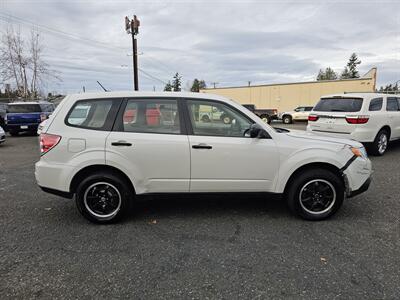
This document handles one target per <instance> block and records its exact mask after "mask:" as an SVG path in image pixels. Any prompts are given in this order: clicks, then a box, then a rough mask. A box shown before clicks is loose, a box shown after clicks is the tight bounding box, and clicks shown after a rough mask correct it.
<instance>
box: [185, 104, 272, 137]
mask: <svg viewBox="0 0 400 300" xmlns="http://www.w3.org/2000/svg"><path fill="white" fill-rule="evenodd" d="M188 101H201V102H210V103H218V104H221V105H226V106H228V107H229V108H230V109H232V110H233V111H235V112H237V113H239V114H240V115H242V116H243V117H244V118H246V119H247V120H248V121H249V122H250V123H251V124H255V123H256V122H255V121H254V120H253V119H252V118H250V117H249V116H247V115H246V114H245V113H243V112H241V111H240V110H239V109H237V108H236V107H233V106H232V105H230V104H229V103H226V102H224V101H220V100H214V99H206V98H184V99H182V102H183V103H182V104H183V105H184V114H185V123H186V124H187V128H188V135H191V136H205V137H209V136H214V137H220V138H240V139H242V138H245V139H248V138H250V137H246V136H224V135H213V134H207V135H205V134H201V135H200V134H195V133H194V131H193V126H192V120H191V118H190V111H189V106H188ZM268 136H269V137H268V139H272V137H271V135H270V134H269V133H268Z"/></svg>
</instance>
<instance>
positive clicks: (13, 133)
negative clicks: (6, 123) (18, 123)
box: [9, 130, 19, 136]
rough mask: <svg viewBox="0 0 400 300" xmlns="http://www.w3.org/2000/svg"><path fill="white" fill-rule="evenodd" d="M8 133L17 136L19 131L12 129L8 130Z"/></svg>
mask: <svg viewBox="0 0 400 300" xmlns="http://www.w3.org/2000/svg"><path fill="white" fill-rule="evenodd" d="M9 133H10V135H11V136H18V135H19V132H18V131H14V130H10V132H9Z"/></svg>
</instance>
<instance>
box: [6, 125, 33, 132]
mask: <svg viewBox="0 0 400 300" xmlns="http://www.w3.org/2000/svg"><path fill="white" fill-rule="evenodd" d="M24 126H26V128H21V127H24ZM38 126H39V124H7V130H8V131H36V130H37V129H38Z"/></svg>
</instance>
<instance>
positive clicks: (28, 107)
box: [7, 104, 42, 114]
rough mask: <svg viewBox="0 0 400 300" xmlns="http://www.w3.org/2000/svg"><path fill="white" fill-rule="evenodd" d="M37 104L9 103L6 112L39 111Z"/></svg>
mask: <svg viewBox="0 0 400 300" xmlns="http://www.w3.org/2000/svg"><path fill="white" fill-rule="evenodd" d="M41 111H42V109H41V108H40V105H39V104H10V105H8V107H7V112H9V113H20V114H21V113H22V114H23V113H34V112H41Z"/></svg>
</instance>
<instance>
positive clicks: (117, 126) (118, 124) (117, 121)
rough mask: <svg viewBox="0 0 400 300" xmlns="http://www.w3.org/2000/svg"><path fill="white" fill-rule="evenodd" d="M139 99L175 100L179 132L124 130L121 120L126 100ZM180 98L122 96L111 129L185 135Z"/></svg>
mask: <svg viewBox="0 0 400 300" xmlns="http://www.w3.org/2000/svg"><path fill="white" fill-rule="evenodd" d="M130 100H131V101H141V102H147V101H149V102H150V101H171V100H172V101H176V104H177V109H178V115H179V128H180V133H173V132H146V131H143V132H141V131H124V125H123V124H124V122H123V117H124V113H125V108H126V106H127V105H128V101H130ZM181 102H182V100H181V98H176V97H154V96H152V97H129V98H124V99H123V101H122V103H121V106H120V108H119V111H118V114H117V116H116V118H115V122H114V124H113V127H112V131H115V132H124V133H140V134H169V135H187V130H186V123H185V121H184V116H183V115H182V103H181Z"/></svg>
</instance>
